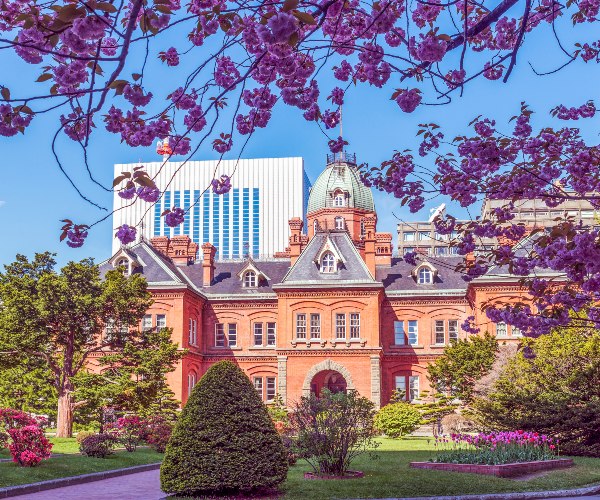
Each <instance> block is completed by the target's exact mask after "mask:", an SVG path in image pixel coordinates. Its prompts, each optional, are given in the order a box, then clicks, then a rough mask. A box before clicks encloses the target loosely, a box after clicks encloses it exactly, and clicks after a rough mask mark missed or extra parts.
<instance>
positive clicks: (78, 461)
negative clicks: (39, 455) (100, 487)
mask: <svg viewBox="0 0 600 500" xmlns="http://www.w3.org/2000/svg"><path fill="white" fill-rule="evenodd" d="M50 441H51V442H52V443H54V447H53V448H52V451H53V452H54V453H65V455H64V456H58V457H52V458H50V459H48V460H45V461H43V462H42V463H41V464H40V465H38V466H37V467H32V468H29V467H19V466H18V465H17V464H14V463H12V462H2V463H0V488H2V487H5V486H15V485H17V484H27V483H35V482H37V481H45V480H46V479H56V478H58V477H67V476H76V475H78V474H87V473H90V472H101V471H105V470H111V469H120V468H122V467H131V466H133V465H142V464H150V463H155V462H160V461H161V460H162V454H161V453H157V452H155V451H154V450H151V449H149V448H139V449H138V450H136V451H135V452H133V453H129V452H126V451H117V452H116V453H115V454H114V455H110V456H109V457H107V458H104V459H103V458H90V457H84V456H82V455H79V454H78V453H79V445H78V444H77V442H76V441H75V439H74V438H50Z"/></svg>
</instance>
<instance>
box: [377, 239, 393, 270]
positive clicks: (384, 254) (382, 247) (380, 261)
mask: <svg viewBox="0 0 600 500" xmlns="http://www.w3.org/2000/svg"><path fill="white" fill-rule="evenodd" d="M375 239H376V240H377V243H376V244H375V264H376V265H378V266H388V267H389V266H391V265H392V235H391V233H375Z"/></svg>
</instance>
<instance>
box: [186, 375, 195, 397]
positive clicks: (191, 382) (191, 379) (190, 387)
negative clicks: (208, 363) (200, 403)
mask: <svg viewBox="0 0 600 500" xmlns="http://www.w3.org/2000/svg"><path fill="white" fill-rule="evenodd" d="M195 386H196V373H195V372H189V373H188V397H190V396H191V395H192V390H193V389H194V387H195Z"/></svg>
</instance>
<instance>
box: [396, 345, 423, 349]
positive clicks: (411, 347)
mask: <svg viewBox="0 0 600 500" xmlns="http://www.w3.org/2000/svg"><path fill="white" fill-rule="evenodd" d="M390 349H425V346H422V345H396V344H392V345H390Z"/></svg>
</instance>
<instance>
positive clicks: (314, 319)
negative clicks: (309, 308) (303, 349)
mask: <svg viewBox="0 0 600 500" xmlns="http://www.w3.org/2000/svg"><path fill="white" fill-rule="evenodd" d="M310 338H311V340H313V339H320V338H321V315H320V314H319V313H310Z"/></svg>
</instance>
